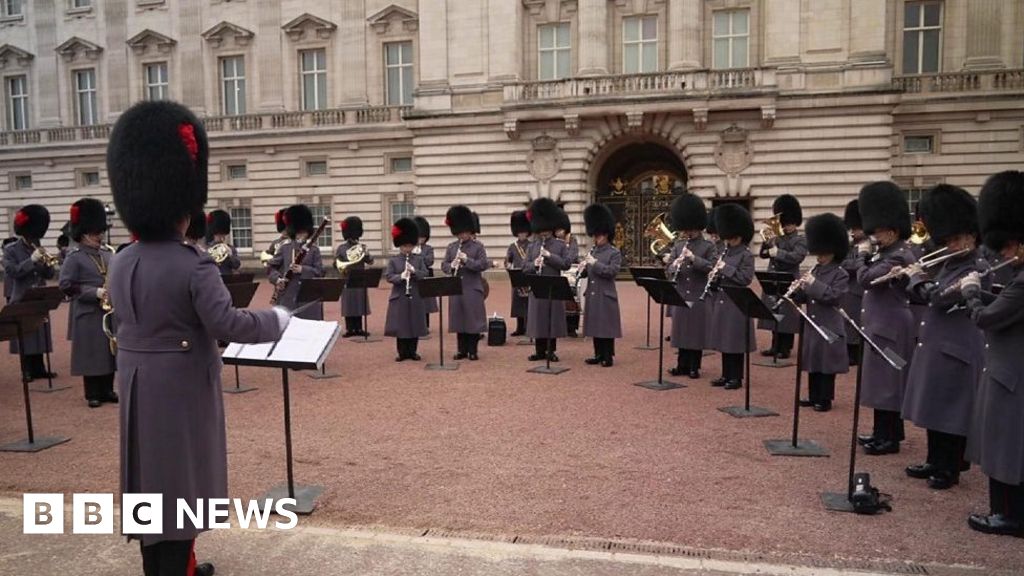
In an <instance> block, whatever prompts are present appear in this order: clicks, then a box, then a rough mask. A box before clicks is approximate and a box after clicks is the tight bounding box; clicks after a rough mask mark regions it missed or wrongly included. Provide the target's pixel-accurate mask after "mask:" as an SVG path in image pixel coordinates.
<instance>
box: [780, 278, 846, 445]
mask: <svg viewBox="0 0 1024 576" xmlns="http://www.w3.org/2000/svg"><path fill="white" fill-rule="evenodd" d="M780 302H781V303H782V304H783V305H788V306H792V307H793V308H795V309H796V311H797V312H798V313H799V314H800V332H799V334H800V341H799V342H798V343H797V345H798V346H799V348H797V350H796V386H795V387H794V388H795V390H794V392H793V435H792V437H791V438H790V439H789V440H785V439H781V440H765V441H764V447H765V449H767V450H768V453H769V454H771V455H772V456H818V457H821V456H828V455H829V453H828V450H827V449H825V448H824V447H823V446H822V445H820V444H818V443H817V442H815V441H814V440H800V379H801V376H802V375H803V368H804V337H805V332H804V330H805V328H806V327H807V325H810V326H811V328H813V329H814V331H815V332H817V333H818V335H819V336H821V338H822V339H823V340H825V343H826V344H828V345H829V346H831V345H832V344H835V343H836V342H837V341H839V336H838V335H836V334H835V333H834V332H832V331H831V330H829V329H828V328H826V327H824V326H821V325H819V324H818V323H816V322H815V321H814V320H813V319H812V318H810V317H809V316H808V315H807V313H806V312H804V311H803V310H802V309H801V308H800V307H799V306H797V305H796V303H795V302H793V301H792V300H790V299H789V298H786V297H785V296H783V297H782V300H781V301H780ZM809 379H810V378H809V377H808V380H809Z"/></svg>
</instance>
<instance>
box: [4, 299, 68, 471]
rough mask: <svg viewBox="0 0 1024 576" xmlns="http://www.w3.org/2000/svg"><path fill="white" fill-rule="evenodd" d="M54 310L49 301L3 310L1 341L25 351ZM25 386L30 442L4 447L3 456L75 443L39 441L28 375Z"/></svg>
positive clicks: (55, 439)
mask: <svg viewBox="0 0 1024 576" xmlns="http://www.w3.org/2000/svg"><path fill="white" fill-rule="evenodd" d="M50 309H51V308H50V302H49V301H48V300H37V301H32V302H17V303H15V304H8V305H7V306H4V307H3V309H0V340H11V339H14V338H17V339H18V346H19V349H20V350H24V349H25V333H26V332H32V331H35V330H38V329H39V327H40V326H42V325H43V322H45V321H46V315H47V314H48V313H49V311H50ZM21 386H22V392H23V395H24V399H25V424H26V428H27V430H28V439H27V440H21V441H18V442H11V443H10V444H4V445H3V446H0V452H39V451H40V450H45V449H47V448H50V447H52V446H56V445H58V444H63V443H65V442H67V441H68V440H71V438H67V437H63V436H41V437H36V435H35V430H34V429H33V427H32V400H31V397H30V396H31V395H30V394H29V388H28V378H26V377H25V374H24V372H22V375H21Z"/></svg>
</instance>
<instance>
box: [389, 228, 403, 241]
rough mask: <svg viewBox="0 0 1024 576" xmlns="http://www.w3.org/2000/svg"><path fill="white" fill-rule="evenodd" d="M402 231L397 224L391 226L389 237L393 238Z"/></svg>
mask: <svg viewBox="0 0 1024 576" xmlns="http://www.w3.org/2000/svg"><path fill="white" fill-rule="evenodd" d="M401 233H402V229H401V228H399V227H398V226H391V239H392V240H394V239H395V238H398V236H399V235H400V234H401Z"/></svg>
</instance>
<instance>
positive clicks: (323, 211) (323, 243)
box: [309, 204, 334, 250]
mask: <svg viewBox="0 0 1024 576" xmlns="http://www.w3.org/2000/svg"><path fill="white" fill-rule="evenodd" d="M309 211H310V212H312V213H313V226H314V228H315V227H317V226H319V225H320V223H321V222H323V221H324V218H331V207H330V206H325V205H323V204H317V205H315V206H310V207H309ZM332 220H333V218H332ZM316 245H317V246H319V247H320V248H328V249H331V250H333V249H334V236H333V234H332V230H331V226H330V224H328V225H327V226H324V232H323V234H321V235H320V237H319V238H317V241H316Z"/></svg>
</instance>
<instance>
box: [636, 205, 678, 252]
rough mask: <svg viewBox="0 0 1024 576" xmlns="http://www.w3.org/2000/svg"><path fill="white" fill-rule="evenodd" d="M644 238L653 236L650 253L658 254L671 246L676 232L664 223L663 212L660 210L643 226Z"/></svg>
mask: <svg viewBox="0 0 1024 576" xmlns="http://www.w3.org/2000/svg"><path fill="white" fill-rule="evenodd" d="M644 238H653V240H652V242H651V244H650V249H651V254H654V255H655V256H658V255H659V254H661V253H662V252H664V251H665V250H666V249H669V248H671V247H672V244H673V243H674V242H675V240H676V232H674V231H673V230H672V229H671V228H669V227H668V224H666V223H665V213H664V212H661V213H660V214H658V215H657V216H655V217H654V219H653V220H651V221H650V222H649V223H648V224H647V226H646V227H645V228H644Z"/></svg>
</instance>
